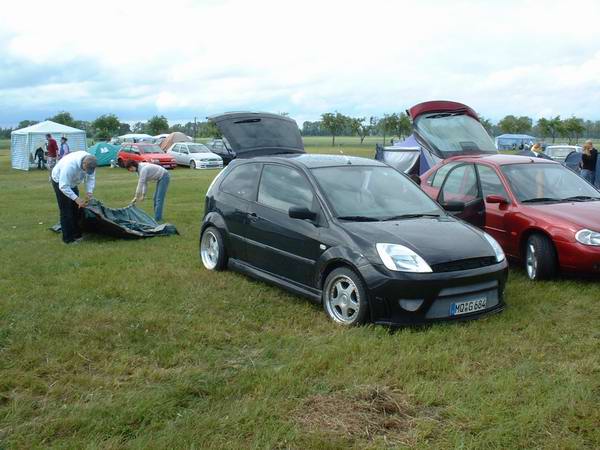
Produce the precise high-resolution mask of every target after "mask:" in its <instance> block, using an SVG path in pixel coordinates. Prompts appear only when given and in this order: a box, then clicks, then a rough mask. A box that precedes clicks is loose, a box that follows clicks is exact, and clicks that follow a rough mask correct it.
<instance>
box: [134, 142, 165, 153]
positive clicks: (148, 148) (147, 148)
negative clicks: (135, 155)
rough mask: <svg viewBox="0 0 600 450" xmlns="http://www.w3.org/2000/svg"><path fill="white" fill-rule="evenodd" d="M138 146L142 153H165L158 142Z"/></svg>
mask: <svg viewBox="0 0 600 450" xmlns="http://www.w3.org/2000/svg"><path fill="white" fill-rule="evenodd" d="M137 148H138V149H139V150H140V153H163V151H162V150H161V149H160V147H159V146H158V145H156V144H150V145H138V147H137Z"/></svg>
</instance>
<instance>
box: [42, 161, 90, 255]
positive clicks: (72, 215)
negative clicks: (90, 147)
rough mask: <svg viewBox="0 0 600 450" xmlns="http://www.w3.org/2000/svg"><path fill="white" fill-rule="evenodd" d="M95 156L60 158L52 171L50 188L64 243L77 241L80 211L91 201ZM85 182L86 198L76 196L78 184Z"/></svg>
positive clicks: (79, 238) (79, 232) (79, 233)
mask: <svg viewBox="0 0 600 450" xmlns="http://www.w3.org/2000/svg"><path fill="white" fill-rule="evenodd" d="M96 165H97V163H96V157H95V156H92V155H90V154H89V153H87V152H73V153H69V154H68V155H66V156H65V157H63V158H62V159H61V160H60V161H59V162H58V163H57V164H56V166H55V167H54V169H52V176H51V179H52V187H53V188H54V193H55V194H56V201H57V203H58V209H59V211H60V227H61V231H62V239H63V242H64V243H65V244H71V243H73V242H78V241H80V240H81V229H80V227H79V216H80V211H79V210H80V208H83V207H85V206H86V205H87V204H88V202H89V201H90V199H91V198H92V195H93V192H94V187H95V186H96ZM83 181H85V188H86V196H85V198H82V197H80V196H79V188H78V187H77V186H78V185H79V184H80V183H81V182H83Z"/></svg>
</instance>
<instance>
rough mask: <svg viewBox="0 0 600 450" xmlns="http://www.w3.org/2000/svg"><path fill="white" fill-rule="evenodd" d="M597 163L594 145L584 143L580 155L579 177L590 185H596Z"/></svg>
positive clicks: (589, 141)
mask: <svg viewBox="0 0 600 450" xmlns="http://www.w3.org/2000/svg"><path fill="white" fill-rule="evenodd" d="M597 162H598V150H596V149H595V148H594V143H593V142H592V141H591V140H589V139H588V140H587V141H585V143H584V144H583V150H582V154H581V177H582V178H583V179H584V180H587V181H589V182H590V183H591V184H594V183H596V182H597V181H598V180H597V179H596V177H597V176H598V174H597V173H596V163H597Z"/></svg>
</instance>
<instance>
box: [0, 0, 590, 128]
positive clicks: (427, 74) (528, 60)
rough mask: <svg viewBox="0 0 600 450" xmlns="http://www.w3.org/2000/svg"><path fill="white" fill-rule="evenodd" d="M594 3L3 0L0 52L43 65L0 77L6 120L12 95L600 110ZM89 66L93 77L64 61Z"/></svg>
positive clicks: (72, 100) (157, 107)
mask: <svg viewBox="0 0 600 450" xmlns="http://www.w3.org/2000/svg"><path fill="white" fill-rule="evenodd" d="M599 18H600V3H599V2H596V1H592V0H588V1H533V0H531V1H504V2H479V1H467V0H458V1H443V0H437V1H436V0H425V1H420V2H414V1H410V2H409V1H394V2H389V1H384V0H371V1H369V2H364V1H341V0H335V1H327V0H321V1H316V0H306V1H302V2H298V1H293V2H292V1H284V0H255V1H252V2H249V1H244V0H230V1H191V0H170V1H169V2H167V3H165V2H163V1H161V2H147V1H140V0H133V1H125V2H124V1H122V0H119V1H116V0H105V1H102V2H85V4H82V3H81V2H75V1H70V0H56V1H54V2H47V1H34V2H10V3H8V4H7V5H4V6H3V15H2V17H0V58H1V59H4V60H10V61H11V67H12V69H13V71H14V70H17V69H18V70H22V71H23V72H26V71H31V70H32V68H38V69H39V68H47V72H48V73H47V74H45V73H44V72H43V71H42V75H39V74H38V72H35V71H33V72H32V73H34V72H35V73H36V74H37V75H35V76H34V75H32V76H31V79H29V78H28V79H25V78H23V80H22V82H21V84H20V85H19V86H16V87H15V86H11V87H10V88H4V89H3V87H2V84H1V83H0V104H2V105H3V107H6V111H4V112H2V111H0V115H1V116H2V117H0V120H3V121H6V120H7V118H8V116H10V114H11V112H10V111H14V110H15V108H12V105H16V104H18V108H17V109H16V110H17V111H18V112H19V113H20V114H21V113H23V114H25V113H27V114H30V116H31V114H33V113H34V112H35V111H37V110H40V108H42V106H43V107H44V108H48V107H52V105H56V109H57V110H58V109H64V108H63V107H62V106H60V105H65V104H66V105H68V106H69V107H71V108H74V109H76V110H77V109H78V110H81V111H87V112H88V114H94V111H96V110H99V109H101V111H98V113H102V112H106V111H107V110H109V111H110V110H113V111H115V112H117V113H118V114H120V115H122V116H123V118H124V119H126V120H127V119H131V118H132V117H133V116H134V115H135V117H134V118H135V119H139V118H143V117H144V116H143V115H144V114H150V112H159V113H163V114H165V115H167V116H168V117H170V118H171V117H181V118H190V117H191V116H193V115H198V116H202V115H203V114H209V113H216V112H220V111H224V110H232V109H262V110H264V109H270V110H274V111H287V112H289V113H290V114H291V115H292V116H295V117H305V118H313V119H314V118H316V117H318V115H319V114H320V113H321V112H324V111H330V110H339V111H341V112H345V113H348V114H360V115H370V114H381V113H383V112H390V111H400V110H403V109H405V108H407V107H409V106H411V105H412V104H414V103H417V102H420V101H424V100H429V99H433V98H447V99H454V100H458V101H464V102H466V103H468V104H470V105H471V106H473V107H474V108H475V109H476V110H478V111H479V112H481V113H482V114H483V115H485V116H487V117H492V118H499V117H501V116H503V115H504V114H508V113H517V114H528V115H533V116H538V115H540V114H546V113H550V112H551V113H552V114H561V115H570V114H577V115H582V116H586V117H590V118H600V108H599V107H598V105H599V104H600V103H599V100H600V98H599V96H600V89H599V88H600V53H599V52H598V47H597V42H598V40H599V38H600V30H598V28H597V27H595V26H594V25H593V24H595V23H597V22H598V19H599ZM584 22H585V23H586V24H592V26H584ZM82 65H87V67H88V68H89V67H93V68H94V70H95V73H96V76H95V77H94V80H91V79H90V74H89V70H88V71H83V72H81V75H79V76H75V75H73V76H71V77H69V76H68V74H69V68H71V67H72V68H73V71H74V72H77V73H79V71H78V69H80V68H81V66H82ZM15 67H16V68H17V69H15ZM57 68H61V72H60V74H59V75H56V73H55V71H56V70H57ZM0 69H1V67H0ZM63 71H64V72H66V74H63ZM57 77H58V79H56V78H57ZM73 78H75V79H73ZM1 80H2V75H1V74H0V81H1ZM45 110H46V109H44V111H45ZM22 118H23V117H14V118H12V120H11V122H17V121H18V120H20V119H22Z"/></svg>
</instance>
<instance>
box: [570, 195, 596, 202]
mask: <svg viewBox="0 0 600 450" xmlns="http://www.w3.org/2000/svg"><path fill="white" fill-rule="evenodd" d="M595 200H600V197H591V196H589V195H574V196H573V197H567V198H563V199H562V201H563V202H593V201H595Z"/></svg>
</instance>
